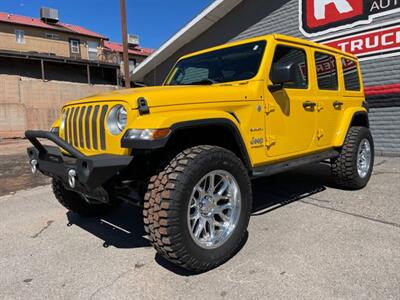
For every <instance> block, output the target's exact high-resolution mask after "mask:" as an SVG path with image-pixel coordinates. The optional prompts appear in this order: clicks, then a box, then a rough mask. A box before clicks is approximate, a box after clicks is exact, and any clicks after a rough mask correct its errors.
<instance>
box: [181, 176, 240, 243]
mask: <svg viewBox="0 0 400 300" xmlns="http://www.w3.org/2000/svg"><path fill="white" fill-rule="evenodd" d="M240 209H241V194H240V188H239V185H238V183H237V181H236V180H235V178H234V177H233V176H232V175H231V174H230V173H229V172H227V171H223V170H215V171H212V172H210V173H208V174H206V175H205V176H204V177H203V178H201V179H200V180H199V181H198V182H197V184H196V185H195V187H194V188H193V191H192V195H191V197H190V202H189V208H188V226H189V231H190V234H191V236H192V238H193V240H194V241H195V242H196V244H197V245H199V246H200V247H202V248H206V249H213V248H217V247H219V246H221V245H222V244H223V243H225V242H226V241H227V240H228V238H229V237H230V235H231V234H232V232H233V231H234V230H235V228H236V225H237V223H238V221H239V217H240Z"/></svg>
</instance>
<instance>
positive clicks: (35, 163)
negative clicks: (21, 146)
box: [31, 159, 37, 174]
mask: <svg viewBox="0 0 400 300" xmlns="http://www.w3.org/2000/svg"><path fill="white" fill-rule="evenodd" d="M31 171H32V174H36V172H37V160H36V159H32V160H31Z"/></svg>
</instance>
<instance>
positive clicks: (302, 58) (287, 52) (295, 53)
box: [272, 46, 308, 89]
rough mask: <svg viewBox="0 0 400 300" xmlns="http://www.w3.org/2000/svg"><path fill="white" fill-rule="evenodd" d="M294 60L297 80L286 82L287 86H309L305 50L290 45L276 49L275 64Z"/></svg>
mask: <svg viewBox="0 0 400 300" xmlns="http://www.w3.org/2000/svg"><path fill="white" fill-rule="evenodd" d="M288 62H293V63H294V64H295V69H296V81H295V82H290V83H285V85H284V87H285V88H291V89H306V88H307V86H308V72H307V58H306V53H305V51H304V50H301V49H299V48H292V47H288V46H278V47H276V49H275V54H274V60H273V62H272V63H273V64H275V63H288Z"/></svg>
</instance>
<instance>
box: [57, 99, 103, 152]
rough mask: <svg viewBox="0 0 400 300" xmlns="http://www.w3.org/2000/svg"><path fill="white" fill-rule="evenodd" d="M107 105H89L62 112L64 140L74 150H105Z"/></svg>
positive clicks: (69, 108) (70, 108)
mask: <svg viewBox="0 0 400 300" xmlns="http://www.w3.org/2000/svg"><path fill="white" fill-rule="evenodd" d="M107 111H108V105H101V104H93V105H92V104H90V105H80V106H73V107H68V108H66V109H65V110H64V112H63V113H64V114H65V127H64V132H63V135H64V139H65V140H66V141H67V142H68V143H69V144H71V145H73V146H74V147H76V148H81V149H89V150H102V151H105V150H106V145H107V143H106V133H105V119H106V115H107Z"/></svg>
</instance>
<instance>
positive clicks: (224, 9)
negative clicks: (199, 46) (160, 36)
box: [132, 0, 243, 80]
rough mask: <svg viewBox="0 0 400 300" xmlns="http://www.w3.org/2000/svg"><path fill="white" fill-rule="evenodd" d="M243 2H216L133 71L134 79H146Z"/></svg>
mask: <svg viewBox="0 0 400 300" xmlns="http://www.w3.org/2000/svg"><path fill="white" fill-rule="evenodd" d="M242 1H243V0H215V1H214V2H213V3H211V4H210V5H209V6H207V7H206V8H205V9H204V10H203V11H202V12H201V13H200V14H198V15H197V16H196V17H195V18H194V19H192V20H191V21H190V22H189V23H187V24H186V25H185V26H184V27H183V28H181V29H180V30H179V31H178V32H177V33H175V34H174V35H173V36H172V37H171V38H169V39H168V40H167V41H166V42H165V43H164V44H162V45H161V47H160V48H159V49H157V50H156V51H155V52H153V53H152V54H151V55H150V56H148V57H147V58H146V59H145V60H144V61H143V62H142V63H140V64H139V66H138V67H137V68H136V69H135V70H134V71H133V74H132V78H133V79H134V80H138V79H141V78H142V77H144V76H145V75H146V74H147V73H149V72H150V71H151V70H152V69H154V68H156V67H157V66H158V65H159V64H160V63H161V62H162V61H163V60H164V59H166V58H167V57H168V56H170V55H171V54H173V53H174V52H176V51H177V50H178V49H180V48H181V47H182V46H184V45H185V44H187V43H188V42H190V41H191V40H193V39H194V38H195V37H197V36H199V35H200V34H202V33H203V32H204V31H206V30H207V29H208V28H210V27H211V26H212V25H214V24H215V23H217V22H218V21H219V20H220V19H222V18H223V17H224V16H225V15H226V14H228V13H229V12H230V11H231V10H232V9H233V8H235V7H236V6H237V5H238V4H239V3H240V2H242Z"/></svg>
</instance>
